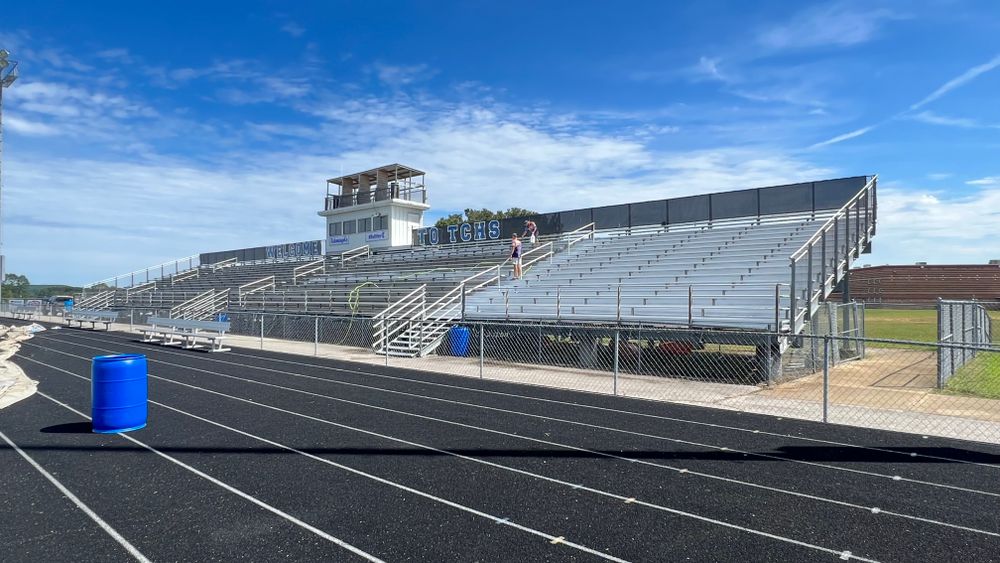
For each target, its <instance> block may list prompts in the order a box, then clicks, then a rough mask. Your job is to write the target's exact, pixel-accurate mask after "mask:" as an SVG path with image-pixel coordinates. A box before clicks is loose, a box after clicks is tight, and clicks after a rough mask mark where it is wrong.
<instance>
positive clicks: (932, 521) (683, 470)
mask: <svg viewBox="0 0 1000 563" xmlns="http://www.w3.org/2000/svg"><path fill="white" fill-rule="evenodd" d="M92 348H94V349H96V350H103V349H101V348H97V347H92ZM46 349H48V348H46ZM51 350H52V351H53V352H56V353H58V354H62V355H66V356H70V357H73V358H79V359H86V358H85V357H84V356H77V355H75V354H70V353H68V352H63V351H60V350H55V349H51ZM155 361H158V362H159V363H163V364H166V365H172V366H177V367H181V368H184V369H187V370H191V371H198V372H202V373H206V374H209V375H214V376H217V377H224V378H229V379H235V380H237V381H244V382H247V383H254V384H257V385H262V386H265V387H272V388H276V389H281V390H284V391H291V392H295V393H300V394H304V395H308V396H311V397H319V398H322V399H327V400H331V401H336V402H341V403H346V404H350V405H355V406H360V407H364V408H371V409H375V410H381V411H384V412H391V413H394V414H400V415H404V416H411V417H415V418H419V419H423V420H430V421H433V422H439V423H443V424H448V425H452V426H458V427H462V428H469V429H472V430H477V431H481V432H487V433H491V434H498V435H502V436H506V437H510V438H515V439H520V440H525V441H529V442H535V443H540V444H545V445H549V446H556V447H559V448H564V449H568V450H574V451H579V452H584V453H588V454H591V455H596V456H600V457H606V458H610V459H616V460H620V461H626V462H629V463H636V464H639V465H646V466H650V467H657V468H660V469H665V470H668V471H674V472H675V473H677V474H679V475H695V476H698V477H703V478H706V479H712V480H716V481H721V482H726V483H730V484H734V485H739V486H745V487H750V488H755V489H761V490H766V491H769V492H774V493H779V494H783V495H789V496H793V497H797V498H804V499H808V500H813V501H816V502H823V503H827V504H833V505H836V506H842V507H845V508H850V509H855V510H860V511H863V512H865V513H868V514H879V513H881V514H885V515H887V516H894V517H897V518H903V519H907V520H912V521H917V522H923V523H926V524H932V525H935V526H942V527H946V528H952V529H956V530H963V531H966V532H972V533H976V534H983V535H988V536H994V537H1000V533H998V532H994V531H991V530H983V529H980V528H973V527H970V526H964V525H961V524H955V523H951V522H944V521H942V520H936V519H933V518H925V517H922V516H916V515H913V514H907V513H905V512H896V511H892V510H879V509H876V510H875V511H873V510H872V507H870V506H864V505H859V504H856V503H852V502H848V501H843V500H838V499H834V498H830V497H824V496H819V495H813V494H809V493H803V492H799V491H792V490H788V489H781V488H778V487H772V486H769V485H763V484H760V483H754V482H750V481H743V480H741V479H734V478H731V477H724V476H721V475H715V474H712V473H704V472H701V471H693V470H690V469H687V468H679V467H675V466H672V465H667V464H664V463H658V462H653V461H648V460H643V459H637V458H632V457H628V456H625V455H617V454H611V453H608V452H602V451H598V450H591V449H588V448H584V447H580V446H573V445H569V444H563V443H560V442H554V441H550V440H544V439H540V438H533V437H530V436H525V435H522V434H513V433H509V432H504V431H502V430H496V429H492V428H485V427H481V426H475V425H472V424H466V423H462V422H456V421H452V420H446V419H442V418H437V417H432V416H427V415H422V414H419V413H414V412H410V411H401V410H397V409H392V408H389V407H383V406H379V405H372V404H368V403H361V402H358V401H352V400H350V399H344V398H340V397H335V396H331V395H324V394H322V393H314V392H312V391H305V390H302V389H295V388H291V387H285V386H283V385H277V384H273V383H268V382H264V381H257V380H254V379H248V378H244V377H239V376H235V375H227V374H221V373H217V372H213V371H209V370H203V369H201V368H196V367H191V366H185V365H181V364H172V363H169V362H163V361H162V360H155ZM151 377H155V378H157V379H163V380H164V381H169V382H171V383H176V384H179V385H187V384H186V383H182V382H178V381H175V380H172V379H166V378H163V377H160V376H151ZM345 385H357V384H351V383H345ZM358 386H360V387H365V386H363V385H358ZM197 389H202V388H200V387H198V388H197ZM392 392H394V393H397V392H395V391H392ZM398 393H400V394H403V395H407V396H415V397H421V398H427V397H423V396H422V395H412V394H410V393H405V392H401V391H400V392H398ZM430 399H433V400H437V401H442V402H446V403H453V404H460V405H465V406H474V407H479V408H484V409H487V410H492V411H498V412H504V413H510V414H519V415H524V416H527V417H532V418H539V419H544V420H549V421H555V422H568V423H570V424H578V425H581V426H586V427H592V428H598V429H604V427H601V426H596V425H591V424H587V423H582V422H580V423H578V422H574V421H566V420H563V419H559V418H552V417H546V416H542V415H536V414H531V413H522V412H519V411H509V410H506V409H500V408H496V407H486V406H481V405H475V404H467V403H462V402H459V401H451V400H447V399H440V398H436V397H430ZM620 432H623V433H627V434H633V435H638V436H649V435H646V434H642V433H638V432H631V431H625V430H622V431H620ZM649 437H655V436H649ZM721 451H734V450H731V449H730V448H721ZM736 452H737V453H739V450H736ZM743 455H747V454H746V453H744V454H743ZM885 477H886V478H889V479H892V480H896V481H901V480H902V478H900V477H898V476H892V477H889V476H885ZM573 488H575V489H576V488H580V487H579V486H578V485H574V486H573Z"/></svg>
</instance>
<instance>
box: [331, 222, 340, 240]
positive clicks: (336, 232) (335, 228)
mask: <svg viewBox="0 0 1000 563" xmlns="http://www.w3.org/2000/svg"><path fill="white" fill-rule="evenodd" d="M341 234H343V230H342V228H341V226H340V222H337V223H330V236H331V237H336V236H340V235H341Z"/></svg>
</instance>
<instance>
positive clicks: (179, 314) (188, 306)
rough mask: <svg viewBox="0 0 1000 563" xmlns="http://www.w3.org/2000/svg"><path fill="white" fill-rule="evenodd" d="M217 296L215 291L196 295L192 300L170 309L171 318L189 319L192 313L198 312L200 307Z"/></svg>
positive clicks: (211, 290)
mask: <svg viewBox="0 0 1000 563" xmlns="http://www.w3.org/2000/svg"><path fill="white" fill-rule="evenodd" d="M214 296H215V290H214V289H209V290H207V291H204V292H202V293H199V294H198V295H195V296H194V297H192V298H191V299H188V300H187V301H184V302H183V303H179V304H177V305H174V306H173V307H171V308H170V313H169V317H170V318H172V319H188V318H192V317H190V316H189V315H190V313H192V312H193V311H194V310H196V309H197V308H198V307H199V306H200V305H203V304H204V303H205V301H206V300H211V299H212V298H213V297H214Z"/></svg>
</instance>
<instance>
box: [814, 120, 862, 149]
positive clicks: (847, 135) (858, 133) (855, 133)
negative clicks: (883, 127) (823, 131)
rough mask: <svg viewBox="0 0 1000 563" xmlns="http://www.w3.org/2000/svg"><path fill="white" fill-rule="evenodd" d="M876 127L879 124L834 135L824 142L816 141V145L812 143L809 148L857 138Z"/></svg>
mask: <svg viewBox="0 0 1000 563" xmlns="http://www.w3.org/2000/svg"><path fill="white" fill-rule="evenodd" d="M875 127H877V125H869V126H868V127H862V128H860V129H855V130H854V131H850V132H848V133H844V134H843V135H837V136H836V137H833V138H831V139H827V140H825V141H823V142H820V143H816V144H815V145H812V146H811V147H809V148H810V149H817V148H821V147H826V146H829V145H835V144H837V143H841V142H843V141H847V140H849V139H854V138H857V137H860V136H862V135H864V134H865V133H867V132H869V131H871V130H872V129H874V128H875Z"/></svg>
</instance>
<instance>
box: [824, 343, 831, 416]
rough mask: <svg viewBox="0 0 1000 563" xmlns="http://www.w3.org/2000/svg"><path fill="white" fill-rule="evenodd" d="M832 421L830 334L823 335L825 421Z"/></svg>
mask: <svg viewBox="0 0 1000 563" xmlns="http://www.w3.org/2000/svg"><path fill="white" fill-rule="evenodd" d="M829 421H830V335H829V334H828V335H826V336H824V337H823V422H829Z"/></svg>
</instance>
